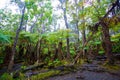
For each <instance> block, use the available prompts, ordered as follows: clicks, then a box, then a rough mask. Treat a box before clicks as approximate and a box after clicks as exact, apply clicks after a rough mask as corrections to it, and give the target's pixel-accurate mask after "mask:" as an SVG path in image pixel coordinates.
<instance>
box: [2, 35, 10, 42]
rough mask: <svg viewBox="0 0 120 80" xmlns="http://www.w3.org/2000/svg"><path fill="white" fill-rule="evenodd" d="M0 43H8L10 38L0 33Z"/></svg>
mask: <svg viewBox="0 0 120 80" xmlns="http://www.w3.org/2000/svg"><path fill="white" fill-rule="evenodd" d="M0 43H10V36H9V35H5V34H3V33H0Z"/></svg>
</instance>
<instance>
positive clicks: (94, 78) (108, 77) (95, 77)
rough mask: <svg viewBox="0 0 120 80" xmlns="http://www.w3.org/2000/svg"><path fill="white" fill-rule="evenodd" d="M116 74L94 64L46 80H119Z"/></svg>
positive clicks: (119, 75)
mask: <svg viewBox="0 0 120 80" xmlns="http://www.w3.org/2000/svg"><path fill="white" fill-rule="evenodd" d="M117 72H118V73H117ZM117 72H108V71H107V70H106V69H105V68H103V67H101V66H100V65H98V64H96V62H94V63H92V64H83V65H82V67H80V68H79V69H78V71H77V72H71V73H69V74H65V75H62V76H55V77H50V78H48V79H47V80H120V71H117Z"/></svg>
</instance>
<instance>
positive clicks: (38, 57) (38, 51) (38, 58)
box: [36, 39, 42, 63]
mask: <svg viewBox="0 0 120 80" xmlns="http://www.w3.org/2000/svg"><path fill="white" fill-rule="evenodd" d="M41 41H42V39H40V40H38V42H37V47H36V48H37V63H39V62H40V51H41Z"/></svg>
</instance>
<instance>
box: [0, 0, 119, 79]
mask: <svg viewBox="0 0 120 80" xmlns="http://www.w3.org/2000/svg"><path fill="white" fill-rule="evenodd" d="M52 3H55V2H54V1H53V0H25V1H21V0H11V3H10V4H11V5H16V7H17V8H18V11H17V12H16V13H13V12H12V11H11V9H9V8H8V7H6V8H3V9H0V69H1V70H2V69H3V67H5V66H6V67H7V72H8V73H12V72H14V65H15V64H19V63H20V64H22V66H21V68H22V70H23V71H24V69H26V67H27V66H31V65H35V66H33V67H35V68H36V66H38V65H40V66H41V65H42V66H47V67H48V68H53V67H56V66H60V65H66V64H67V65H68V64H73V65H76V64H79V63H81V64H82V63H83V62H82V61H86V62H91V61H92V60H95V59H96V58H98V56H99V57H100V56H102V58H103V57H105V58H107V59H106V61H105V63H107V64H110V65H113V64H116V62H117V61H119V60H120V33H119V32H120V0H91V1H89V0H58V3H59V4H58V5H57V6H56V10H55V7H53V5H54V4H52ZM57 10H58V12H59V13H55V11H57ZM60 20H62V21H63V22H60ZM61 26H62V28H61ZM81 60H82V61H81ZM20 71H21V70H20ZM21 73H22V71H21ZM48 73H51V74H53V73H56V74H58V73H59V71H56V72H54V71H50V72H48ZM51 74H50V75H51ZM21 75H22V74H21ZM41 75H42V74H41ZM43 75H44V74H43ZM45 75H46V74H45ZM45 75H44V76H45ZM4 76H8V77H9V79H10V77H11V76H9V75H8V74H7V73H5V74H4V75H3V76H2V78H4V79H3V80H7V79H5V77H4ZM22 77H23V76H22ZM45 77H46V76H45ZM2 78H1V79H2ZM43 78H44V77H43ZM31 79H32V78H31ZM40 79H42V78H40ZM10 80H12V78H11V79H10Z"/></svg>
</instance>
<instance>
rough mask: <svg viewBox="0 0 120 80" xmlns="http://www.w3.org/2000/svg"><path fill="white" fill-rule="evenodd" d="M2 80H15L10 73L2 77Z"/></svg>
mask: <svg viewBox="0 0 120 80" xmlns="http://www.w3.org/2000/svg"><path fill="white" fill-rule="evenodd" d="M0 80H13V78H12V76H11V75H9V74H8V73H4V74H3V75H2V76H1V77H0Z"/></svg>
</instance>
